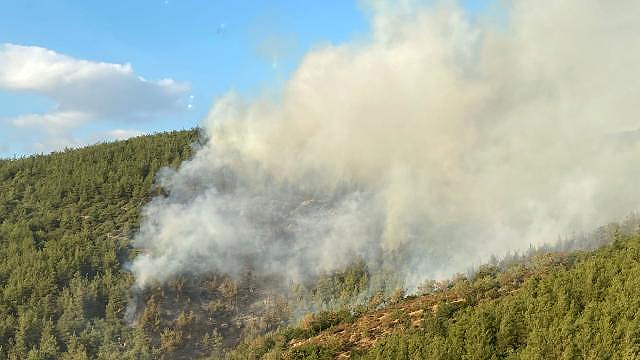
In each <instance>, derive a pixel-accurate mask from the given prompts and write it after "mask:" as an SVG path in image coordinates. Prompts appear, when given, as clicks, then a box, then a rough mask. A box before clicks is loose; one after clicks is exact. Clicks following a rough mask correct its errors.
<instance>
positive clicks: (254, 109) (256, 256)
mask: <svg viewBox="0 0 640 360" xmlns="http://www.w3.org/2000/svg"><path fill="white" fill-rule="evenodd" d="M397 5H398V4H397V3H395V2H394V3H393V5H392V3H385V2H381V3H375V4H373V5H371V8H372V9H373V11H372V34H371V35H370V38H369V39H368V40H360V41H354V42H353V43H346V44H342V45H335V46H334V45H329V46H324V47H320V48H317V49H315V50H313V51H312V52H310V53H309V54H307V55H306V57H305V58H304V59H303V61H302V62H301V64H300V65H299V67H298V69H297V70H296V71H295V73H294V74H293V75H292V77H291V79H290V80H289V81H288V82H287V83H286V86H285V88H284V89H283V91H282V94H281V95H280V96H279V97H278V98H277V99H274V98H268V97H265V98H262V99H258V100H251V101H246V100H243V99H242V98H240V97H239V96H237V95H235V94H233V93H232V94H229V95H227V96H225V97H223V98H220V99H218V100H217V101H216V103H215V105H214V106H213V109H212V110H211V113H210V114H209V116H208V117H207V119H206V120H205V121H204V124H203V127H204V128H205V129H206V133H207V138H208V140H207V142H206V144H205V145H204V146H203V148H202V149H201V150H199V151H198V152H197V154H196V155H195V157H194V159H192V160H190V161H188V162H186V163H184V164H183V165H182V166H181V167H180V168H179V169H178V170H177V171H170V170H167V171H165V172H163V173H162V174H161V175H160V176H159V185H160V186H162V187H163V188H164V189H165V190H166V191H167V192H168V195H167V196H163V197H158V198H155V199H154V200H153V201H151V202H150V204H148V205H147V206H146V207H145V210H144V214H143V215H144V222H143V224H142V226H141V228H140V231H139V233H138V234H137V236H136V238H135V243H136V245H137V246H139V247H141V248H143V249H145V252H144V254H142V255H140V256H139V257H138V258H136V259H135V261H134V262H133V264H132V266H131V268H132V270H133V272H134V274H135V276H136V281H137V286H139V287H144V286H145V285H147V284H148V283H149V282H150V281H163V280H165V279H167V278H168V277H170V276H173V275H176V274H180V273H187V272H196V273H197V272H201V271H223V272H227V273H234V272H237V271H238V270H239V269H240V268H241V267H242V266H243V264H244V263H245V262H247V261H250V262H251V263H252V264H254V266H257V267H258V268H259V270H261V271H265V272H274V273H278V274H284V275H285V276H287V277H290V278H296V277H297V278H300V277H304V276H306V275H313V274H316V273H318V272H319V271H324V270H331V269H335V268H338V267H340V266H341V265H344V264H345V263H347V262H348V261H350V260H351V259H353V258H354V257H360V258H363V259H365V260H367V261H370V262H375V261H378V260H379V259H391V258H394V259H401V261H398V262H397V264H401V265H402V266H401V267H399V268H398V269H397V270H398V271H399V272H400V273H403V274H405V276H406V279H407V282H408V283H412V282H413V283H415V282H417V281H420V280H422V279H423V278H425V277H442V276H446V275H449V274H451V273H452V272H455V271H460V270H464V269H466V268H467V267H468V266H469V264H470V263H477V262H478V261H480V260H482V259H486V257H487V256H489V255H490V254H503V253H505V251H507V250H508V249H522V248H526V247H528V246H529V245H531V244H533V245H537V244H541V243H543V242H548V241H549V240H552V239H555V238H557V237H558V236H559V235H563V234H568V233H572V232H580V231H586V230H589V229H592V228H594V227H595V226H597V225H599V224H602V223H606V222H608V221H611V220H614V219H619V218H621V217H622V216H624V215H626V214H628V213H629V212H631V211H633V210H635V209H637V208H638V205H639V204H640V189H639V188H638V179H639V178H640V162H639V161H638V159H639V158H640V157H639V156H640V131H639V129H640V121H639V120H640V117H639V114H640V92H639V91H640V36H638V35H639V34H640V22H639V21H637V20H638V19H637V14H640V2H639V1H637V0H618V1H604V0H553V1H552V0H543V1H527V0H513V1H507V2H505V3H503V6H502V7H501V8H500V10H497V11H496V12H495V13H493V14H489V13H488V14H485V15H476V16H470V15H468V14H467V13H465V10H464V9H463V8H462V7H460V6H459V5H456V4H455V3H451V2H447V3H437V4H435V5H434V4H431V5H420V4H413V3H410V4H406V3H405V4H404V5H403V6H402V7H398V6H397Z"/></svg>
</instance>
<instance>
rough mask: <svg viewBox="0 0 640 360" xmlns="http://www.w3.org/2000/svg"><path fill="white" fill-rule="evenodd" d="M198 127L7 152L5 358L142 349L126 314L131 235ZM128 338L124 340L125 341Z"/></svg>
mask: <svg viewBox="0 0 640 360" xmlns="http://www.w3.org/2000/svg"><path fill="white" fill-rule="evenodd" d="M196 140H197V132H196V131H195V130H191V131H180V132H171V133H164V134H158V135H151V136H143V137H138V138H135V139H130V140H127V141H121V142H114V143H108V144H100V145H95V146H91V147H87V148H83V149H77V150H68V151H64V152H59V153H53V154H50V155H38V156H30V157H27V158H22V159H16V160H0V289H1V290H0V291H1V292H0V358H10V359H26V358H33V359H52V358H58V357H61V356H63V355H64V356H63V357H65V358H72V359H83V358H119V357H122V356H125V355H126V356H127V357H128V358H132V359H134V358H139V357H138V355H137V354H136V352H140V349H139V350H138V351H133V350H131V351H130V349H132V347H131V344H134V345H135V346H141V347H145V345H144V344H145V343H144V341H143V340H144V338H140V337H139V339H138V340H135V339H134V338H135V336H136V335H135V334H134V332H133V331H132V330H131V329H130V328H129V327H127V326H126V325H125V324H124V323H123V322H122V320H121V318H122V315H123V309H124V307H125V305H126V302H127V293H128V289H129V287H130V285H131V282H132V281H131V275H130V274H129V273H128V272H126V271H125V270H124V269H123V264H124V263H126V262H127V261H128V260H129V259H130V258H131V256H132V255H133V252H132V249H130V245H129V238H130V234H131V233H132V231H133V230H135V228H136V226H137V224H138V222H139V214H140V207H141V205H142V204H144V203H145V202H146V201H147V199H148V198H149V196H150V191H151V188H152V184H153V180H154V176H155V173H156V171H157V170H158V169H159V168H161V167H164V166H173V167H176V166H177V165H178V164H179V163H180V162H181V161H182V160H184V159H186V158H188V157H189V156H191V153H192V149H191V144H192V143H194V142H195V141H196ZM125 342H126V343H128V345H127V347H123V344H124V343H125Z"/></svg>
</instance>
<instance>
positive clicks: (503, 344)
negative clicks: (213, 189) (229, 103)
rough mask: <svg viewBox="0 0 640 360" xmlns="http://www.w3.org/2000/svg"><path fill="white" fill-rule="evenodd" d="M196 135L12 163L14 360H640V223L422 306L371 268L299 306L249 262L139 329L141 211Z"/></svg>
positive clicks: (302, 299) (7, 205) (0, 217)
mask: <svg viewBox="0 0 640 360" xmlns="http://www.w3.org/2000/svg"><path fill="white" fill-rule="evenodd" d="M197 140H198V134H197V132H196V131H195V130H192V131H181V132H172V133H165V134H158V135H151V136H144V137H140V138H135V139H131V140H127V141H123V142H115V143H109V144H100V145H95V146H91V147H88V148H84V149H77V150H69V151H65V152H60V153H54V154H51V155H46V156H32V157H28V158H23V159H16V160H0V358H8V359H57V358H62V359H192V358H212V359H216V358H221V357H227V358H230V359H257V358H265V359H281V358H294V359H305V358H308V359H324V358H327V359H330V358H336V357H337V358H364V359H388V358H391V359H394V358H397V359H407V358H411V359H421V358H442V359H460V358H468V359H492V358H523V359H524V358H526V359H530V358H540V359H548V358H567V359H571V358H576V359H577V358H594V359H595V358H638V357H640V340H639V339H640V323H639V321H638V320H637V319H638V318H640V312H639V311H640V300H639V299H640V296H638V295H640V286H638V285H640V284H638V281H640V280H639V279H640V265H639V261H638V260H639V259H640V237H638V235H635V234H637V231H636V230H637V223H638V221H637V219H634V220H633V221H630V222H627V223H624V224H622V226H618V225H610V226H608V227H605V228H601V229H600V230H599V232H597V233H596V235H595V236H590V237H585V238H582V239H579V240H578V241H573V242H566V243H564V244H563V245H562V246H561V247H558V248H556V249H575V248H580V247H585V246H586V247H595V246H597V245H600V244H604V243H611V242H613V244H612V245H610V246H606V247H604V248H602V249H599V250H596V251H594V252H589V253H587V252H582V253H570V252H564V253H553V254H546V255H540V256H535V257H534V256H524V257H517V256H516V257H514V258H513V259H508V260H505V261H503V262H502V263H501V264H496V265H492V266H484V267H482V268H480V269H479V270H478V271H477V272H476V273H475V275H474V277H473V278H470V279H467V278H465V277H464V276H458V277H456V278H454V279H452V280H450V281H445V282H439V283H438V282H427V283H425V286H423V288H422V289H421V291H422V292H423V293H425V295H422V296H411V297H407V298H405V297H404V296H403V292H402V291H398V292H396V293H395V294H392V295H391V296H389V295H388V294H387V295H385V294H384V293H380V292H375V291H374V292H372V293H371V294H370V295H369V297H368V298H367V297H366V296H363V294H364V293H365V290H371V282H372V280H371V279H372V278H374V277H376V278H380V277H384V276H386V275H388V274H378V273H375V274H374V273H371V272H370V269H368V268H367V266H366V264H365V263H364V262H361V261H358V260H357V259H356V260H355V261H354V263H353V264H352V265H351V266H350V267H348V268H347V269H345V270H344V271H338V272H333V273H328V274H324V275H322V276H320V277H319V278H317V279H309V281H308V282H307V283H304V284H293V285H290V286H291V288H289V289H285V290H286V291H285V295H282V294H278V293H277V292H276V291H273V290H274V289H276V288H277V285H276V284H277V283H278V282H279V279H271V278H268V277H266V276H263V275H261V274H255V273H253V272H252V271H251V268H250V267H249V268H247V271H246V272H245V273H244V275H243V276H242V278H241V279H232V278H230V277H228V276H227V275H225V274H216V273H210V274H198V275H188V276H187V275H180V276H176V277H175V278H173V279H171V280H170V281H168V282H167V283H166V284H155V285H154V286H151V287H149V288H148V289H146V290H145V291H144V293H143V294H140V305H141V306H140V307H139V312H138V313H137V314H136V322H135V324H127V323H126V321H125V320H124V315H125V308H126V306H127V303H128V302H129V301H130V299H129V296H130V287H131V284H132V282H133V279H132V276H131V274H130V273H129V272H128V271H127V270H126V268H125V267H126V264H127V263H128V262H129V261H130V260H131V259H132V258H133V257H134V256H135V254H136V252H137V250H135V249H133V248H132V247H131V244H130V241H131V238H132V235H133V234H134V232H135V230H136V229H137V226H138V224H139V220H140V213H141V212H140V211H141V207H142V206H143V205H144V204H145V203H146V202H147V201H148V200H149V199H150V197H151V196H154V195H161V194H162V191H163V190H162V189H158V188H154V186H153V182H154V177H155V174H156V172H157V171H158V169H160V168H161V167H164V166H170V167H177V166H178V165H179V164H180V163H181V161H183V160H185V159H187V158H189V157H190V156H191V155H192V148H191V144H192V143H194V142H197ZM614 240H615V241H614ZM391 275H392V274H391ZM391 277H393V276H391ZM376 283H380V281H377V282H376ZM389 284H393V281H389ZM354 299H357V300H356V301H354ZM367 301H368V302H367ZM301 304H302V306H300V305H301ZM326 308H333V309H334V310H332V311H323V312H319V313H315V314H312V315H311V314H310V315H307V316H306V317H304V318H303V320H302V321H301V323H300V326H298V327H287V326H286V324H287V323H289V322H290V321H291V320H292V319H296V318H297V317H298V315H299V314H300V313H301V312H306V311H309V310H318V309H326ZM301 309H302V310H301ZM335 309H341V310H335ZM265 333H267V334H266V335H263V336H259V335H260V334H265ZM241 339H246V340H245V342H242V343H240V344H239V345H238V342H239V341H240V340H241ZM234 347H235V350H233V351H229V350H230V349H231V348H234ZM225 354H226V355H225Z"/></svg>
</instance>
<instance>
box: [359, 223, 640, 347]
mask: <svg viewBox="0 0 640 360" xmlns="http://www.w3.org/2000/svg"><path fill="white" fill-rule="evenodd" d="M638 259H640V235H635V236H631V237H624V236H619V237H618V239H617V240H616V241H615V242H614V243H613V244H612V245H611V246H607V247H604V248H602V249H600V250H598V251H596V252H594V253H592V254H576V255H572V256H569V257H561V256H558V255H553V254H549V255H544V256H542V257H539V258H538V259H537V260H536V261H535V262H534V264H533V265H532V271H533V274H532V275H531V276H530V277H529V278H528V279H527V280H525V281H524V284H523V286H522V287H521V288H520V289H519V290H516V291H512V292H511V293H508V294H505V295H503V296H500V297H497V298H494V295H492V293H493V292H492V290H493V289H494V286H498V288H499V285H496V284H494V283H493V282H492V281H491V279H503V280H504V281H505V283H510V282H512V281H513V280H514V278H517V277H519V276H521V274H522V273H523V272H524V271H523V270H522V268H519V267H518V268H510V269H508V270H506V271H505V274H500V273H499V272H497V271H496V269H488V268H485V269H482V270H481V271H479V272H478V273H477V274H476V278H475V279H474V281H472V282H471V284H470V286H469V288H468V291H469V293H470V294H471V295H477V294H479V293H480V292H479V289H481V290H482V291H484V294H485V295H484V296H483V297H482V299H477V300H478V301H477V302H476V304H475V305H473V304H471V306H465V307H460V308H455V307H452V306H453V305H452V304H447V303H441V304H439V306H438V308H437V310H436V311H435V313H427V314H426V315H425V319H424V321H423V327H422V328H421V329H418V330H409V331H405V332H401V333H397V334H394V335H391V336H388V337H386V338H385V339H383V340H382V341H380V342H379V343H378V344H377V345H376V346H375V347H374V348H372V349H371V350H370V351H369V352H368V353H366V354H364V355H361V356H357V355H356V356H355V357H354V358H361V359H432V358H433V359H635V358H638V356H639V354H640V350H639V349H640V346H639V345H638V344H639V343H640V341H639V340H638V339H639V332H638V329H639V328H640V317H639V316H638V315H640V262H639V261H638ZM518 274H520V275H518ZM505 279H508V280H505ZM500 282H501V281H498V283H500ZM472 297H473V296H472Z"/></svg>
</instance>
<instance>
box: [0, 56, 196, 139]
mask: <svg viewBox="0 0 640 360" xmlns="http://www.w3.org/2000/svg"><path fill="white" fill-rule="evenodd" d="M0 89H2V90H8V91H16V92H25V93H32V94H37V95H41V96H44V97H47V98H49V99H52V100H53V101H55V103H56V106H55V108H54V109H52V110H51V111H50V112H48V113H44V114H23V115H20V116H18V117H15V118H13V119H10V120H9V125H11V126H13V127H14V128H17V129H34V130H35V131H36V132H37V133H38V136H39V137H40V138H41V140H42V141H39V144H41V145H42V146H38V147H39V148H41V149H40V150H43V151H47V150H54V149H56V148H58V147H60V145H62V144H58V143H59V142H60V140H61V139H65V138H67V140H70V139H69V138H71V137H72V136H71V131H72V130H73V129H76V128H78V127H79V126H81V125H83V124H87V123H89V122H93V121H99V120H104V119H113V118H118V119H121V120H123V121H128V122H136V121H141V120H146V119H150V118H152V117H154V116H158V115H162V114H168V113H172V112H177V111H182V110H184V109H185V108H186V104H185V103H183V100H184V99H183V98H184V96H185V95H186V94H187V92H188V91H189V85H188V84H185V83H179V82H176V81H174V80H173V79H162V80H158V81H150V80H147V79H145V78H143V77H142V76H140V75H138V74H136V73H135V72H134V70H133V67H132V66H131V64H113V63H104V62H93V61H88V60H81V59H76V58H73V57H70V56H68V55H64V54H60V53H57V52H55V51H52V50H48V49H45V48H42V47H37V46H21V45H15V44H3V45H0ZM114 131H116V132H118V131H120V132H119V133H117V134H119V135H118V138H121V137H123V136H124V135H125V134H139V132H138V131H133V130H127V131H126V132H125V131H124V130H114ZM114 134H115V133H114ZM103 135H109V134H107V133H103ZM52 136H55V139H52V138H51V137H52ZM53 140H55V141H53ZM107 140H108V138H107ZM63 142H64V141H63ZM83 142H84V141H81V140H77V141H71V143H69V144H64V145H63V146H73V145H74V144H75V143H83ZM47 144H51V146H49V145H47Z"/></svg>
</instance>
